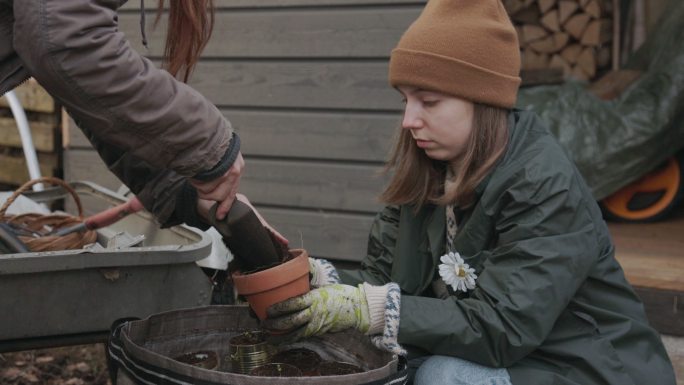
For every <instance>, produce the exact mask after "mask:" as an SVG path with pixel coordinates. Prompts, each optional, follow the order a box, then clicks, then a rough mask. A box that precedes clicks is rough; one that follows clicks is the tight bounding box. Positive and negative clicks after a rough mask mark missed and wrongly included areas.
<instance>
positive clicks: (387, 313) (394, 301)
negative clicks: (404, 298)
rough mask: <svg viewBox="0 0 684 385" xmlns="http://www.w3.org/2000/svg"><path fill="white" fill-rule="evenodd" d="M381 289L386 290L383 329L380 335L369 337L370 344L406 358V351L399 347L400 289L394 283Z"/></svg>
mask: <svg viewBox="0 0 684 385" xmlns="http://www.w3.org/2000/svg"><path fill="white" fill-rule="evenodd" d="M364 285H367V284H364ZM383 287H384V288H386V290H387V292H386V293H387V296H386V297H385V306H384V313H383V317H384V328H383V330H382V334H376V335H371V342H372V343H373V345H375V346H376V347H377V348H378V349H381V350H385V351H388V352H390V353H393V354H397V355H400V356H406V350H405V349H404V348H403V347H401V345H399V320H400V315H401V289H400V288H399V285H397V284H396V283H394V282H390V283H388V284H387V285H385V286H383ZM369 302H370V301H369ZM371 328H372V326H371ZM369 334H370V333H369Z"/></svg>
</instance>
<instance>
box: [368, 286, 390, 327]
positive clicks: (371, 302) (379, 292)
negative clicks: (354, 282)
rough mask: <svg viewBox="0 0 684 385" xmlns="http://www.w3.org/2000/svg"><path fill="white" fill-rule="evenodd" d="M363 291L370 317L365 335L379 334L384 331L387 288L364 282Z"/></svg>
mask: <svg viewBox="0 0 684 385" xmlns="http://www.w3.org/2000/svg"><path fill="white" fill-rule="evenodd" d="M363 291H364V292H365V293H366V301H367V302H368V313H369V315H370V328H369V329H368V332H366V334H369V335H374V334H380V333H382V331H383V330H384V329H385V306H386V304H387V286H373V285H370V284H368V283H365V282H364V283H363Z"/></svg>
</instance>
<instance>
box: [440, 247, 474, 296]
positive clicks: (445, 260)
mask: <svg viewBox="0 0 684 385" xmlns="http://www.w3.org/2000/svg"><path fill="white" fill-rule="evenodd" d="M439 260H440V261H442V263H441V264H440V265H439V276H440V277H442V280H444V282H445V283H446V284H447V285H451V287H452V288H453V289H454V291H459V290H460V291H462V292H464V293H465V292H467V291H468V290H472V289H474V288H475V280H476V279H477V275H476V274H475V269H473V268H471V267H470V266H468V264H467V263H465V262H464V261H463V259H462V258H461V255H460V254H459V253H453V252H450V253H448V254H444V255H442V256H441V257H440V258H439Z"/></svg>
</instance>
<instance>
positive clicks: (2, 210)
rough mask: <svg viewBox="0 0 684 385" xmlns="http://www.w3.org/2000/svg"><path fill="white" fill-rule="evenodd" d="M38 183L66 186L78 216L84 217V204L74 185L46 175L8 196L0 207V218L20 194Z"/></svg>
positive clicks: (27, 183)
mask: <svg viewBox="0 0 684 385" xmlns="http://www.w3.org/2000/svg"><path fill="white" fill-rule="evenodd" d="M38 183H49V184H52V185H59V186H61V187H64V189H65V190H67V191H68V192H69V193H70V194H71V196H72V197H73V198H74V202H76V207H77V208H78V217H79V218H83V206H82V205H81V198H79V197H78V193H76V190H74V189H73V187H71V186H70V185H69V184H68V183H67V182H65V181H63V180H61V179H59V178H55V177H51V176H45V177H42V178H37V179H33V180H30V181H28V182H26V183H24V184H23V185H22V186H21V187H19V188H18V189H17V190H16V191H14V193H13V194H12V195H11V196H10V197H9V198H7V200H6V201H5V203H4V204H3V205H2V207H0V218H2V217H4V216H5V212H6V211H7V209H8V208H9V207H10V206H11V205H12V203H14V201H15V200H16V199H17V198H18V197H19V195H21V194H23V193H24V192H26V191H28V190H29V189H30V188H31V187H32V186H33V185H35V184H38Z"/></svg>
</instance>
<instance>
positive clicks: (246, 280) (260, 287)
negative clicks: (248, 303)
mask: <svg viewBox="0 0 684 385" xmlns="http://www.w3.org/2000/svg"><path fill="white" fill-rule="evenodd" d="M289 253H290V254H297V253H299V255H297V256H296V257H294V258H292V259H290V260H289V261H287V262H285V263H281V264H280V265H277V266H273V267H270V268H268V269H266V270H261V271H257V272H255V273H250V274H242V273H241V272H240V271H236V272H234V273H233V274H232V278H233V284H234V285H235V289H236V290H237V292H238V293H240V294H241V295H252V294H256V293H260V292H263V291H267V290H272V289H274V288H277V287H280V286H283V285H286V284H288V283H290V282H293V281H296V280H298V279H299V278H301V277H302V276H304V275H307V274H309V255H308V253H307V252H306V250H305V249H290V250H289Z"/></svg>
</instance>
